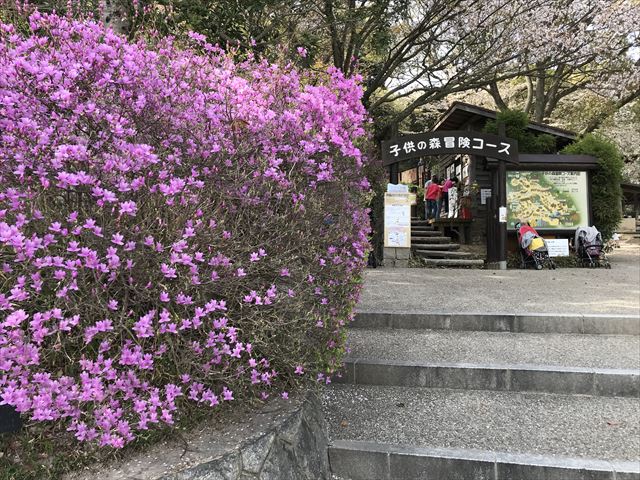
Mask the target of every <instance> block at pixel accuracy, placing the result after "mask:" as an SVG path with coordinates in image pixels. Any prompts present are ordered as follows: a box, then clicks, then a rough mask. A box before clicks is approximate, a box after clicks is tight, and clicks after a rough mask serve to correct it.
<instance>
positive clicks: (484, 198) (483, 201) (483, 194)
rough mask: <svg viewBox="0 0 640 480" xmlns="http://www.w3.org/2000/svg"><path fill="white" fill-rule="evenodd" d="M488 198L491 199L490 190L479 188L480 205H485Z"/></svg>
mask: <svg viewBox="0 0 640 480" xmlns="http://www.w3.org/2000/svg"><path fill="white" fill-rule="evenodd" d="M488 198H491V189H490V188H481V189H480V203H481V204H482V205H486V204H487V199H488Z"/></svg>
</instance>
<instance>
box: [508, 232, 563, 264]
mask: <svg viewBox="0 0 640 480" xmlns="http://www.w3.org/2000/svg"><path fill="white" fill-rule="evenodd" d="M516 228H517V229H518V245H519V246H520V249H519V250H520V260H521V264H520V268H527V267H529V266H532V267H535V269H536V270H542V269H543V268H544V267H549V268H553V269H555V268H556V264H555V263H554V262H553V260H551V257H549V250H548V248H547V242H545V241H544V239H543V238H542V237H541V236H540V235H538V232H536V230H535V228H533V227H532V226H531V225H529V224H526V225H522V224H521V223H517V224H516Z"/></svg>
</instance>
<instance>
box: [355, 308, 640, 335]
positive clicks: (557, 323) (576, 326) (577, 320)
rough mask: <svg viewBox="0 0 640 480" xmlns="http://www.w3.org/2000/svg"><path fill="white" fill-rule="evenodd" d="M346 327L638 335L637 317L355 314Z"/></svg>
mask: <svg viewBox="0 0 640 480" xmlns="http://www.w3.org/2000/svg"><path fill="white" fill-rule="evenodd" d="M350 328H373V329H387V328H390V329H406V330H416V329H424V330H451V331H483V332H503V333H514V334H517V333H544V334H558V333H573V334H593V335H640V315H627V314H557V313H551V314H535V313H534V314H532V313H522V314H515V313H462V312H461V313H456V314H451V313H435V312H433V313H422V312H415V311H413V312H402V311H396V312H393V311H392V312H382V311H357V312H356V315H355V319H354V321H353V322H352V323H351V324H350Z"/></svg>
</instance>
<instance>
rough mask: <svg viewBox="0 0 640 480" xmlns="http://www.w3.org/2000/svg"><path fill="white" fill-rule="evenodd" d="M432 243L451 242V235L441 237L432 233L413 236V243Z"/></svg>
mask: <svg viewBox="0 0 640 480" xmlns="http://www.w3.org/2000/svg"><path fill="white" fill-rule="evenodd" d="M430 243H451V237H440V236H435V235H434V236H431V235H418V236H413V235H412V236H411V245H414V244H421V245H422V244H430Z"/></svg>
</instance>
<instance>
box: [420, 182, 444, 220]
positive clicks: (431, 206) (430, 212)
mask: <svg viewBox="0 0 640 480" xmlns="http://www.w3.org/2000/svg"><path fill="white" fill-rule="evenodd" d="M438 183H439V182H438V177H437V176H435V175H434V176H433V177H431V183H430V184H429V186H428V187H427V191H426V192H425V194H424V196H425V198H426V200H427V220H430V221H432V222H433V220H434V219H436V218H437V216H438V199H439V198H440V195H441V189H442V187H441V186H440V185H438Z"/></svg>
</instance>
